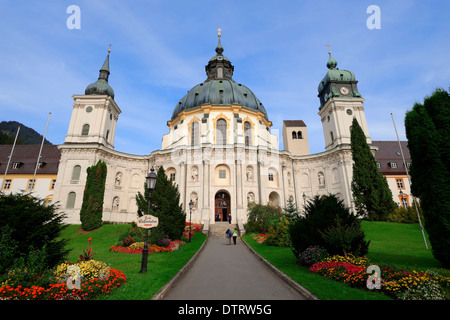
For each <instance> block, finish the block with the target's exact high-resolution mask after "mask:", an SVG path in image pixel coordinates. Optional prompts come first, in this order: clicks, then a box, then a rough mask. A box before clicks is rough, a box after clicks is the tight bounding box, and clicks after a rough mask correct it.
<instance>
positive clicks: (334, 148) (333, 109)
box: [53, 34, 376, 225]
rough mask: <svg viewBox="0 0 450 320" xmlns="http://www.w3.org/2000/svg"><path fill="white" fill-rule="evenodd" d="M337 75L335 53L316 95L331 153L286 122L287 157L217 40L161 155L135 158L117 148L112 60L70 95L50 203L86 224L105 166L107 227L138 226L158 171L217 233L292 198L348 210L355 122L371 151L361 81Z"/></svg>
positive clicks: (299, 124) (179, 107) (178, 109)
mask: <svg viewBox="0 0 450 320" xmlns="http://www.w3.org/2000/svg"><path fill="white" fill-rule="evenodd" d="M336 66H337V62H336V61H335V60H334V59H333V58H332V57H331V54H330V57H329V60H328V63H327V68H328V71H327V73H326V75H325V77H324V78H323V80H322V81H320V83H319V87H318V97H319V100H320V107H319V111H318V115H319V117H320V120H321V122H322V126H323V133H324V137H325V151H324V152H321V153H317V154H310V152H309V145H308V132H307V127H306V125H305V123H304V122H303V121H301V120H285V121H284V122H283V129H282V130H283V132H282V134H283V142H284V150H280V149H279V141H278V136H277V135H275V134H273V133H271V127H272V122H271V121H270V120H269V115H268V113H267V111H266V109H265V107H264V105H263V104H262V103H261V102H260V101H259V99H258V98H257V97H256V96H255V94H254V93H253V92H252V91H251V90H250V89H249V88H247V87H246V86H244V85H243V84H240V83H238V82H236V81H235V80H234V79H233V71H234V66H233V65H232V64H231V62H230V60H229V59H228V58H227V57H226V56H224V55H223V47H222V45H221V43H220V34H219V43H218V45H217V48H216V55H214V56H213V57H212V58H211V60H210V61H209V62H208V64H207V65H206V67H205V70H206V80H205V81H204V82H202V83H200V84H198V85H195V86H194V87H193V88H192V89H191V90H189V91H188V93H187V94H186V95H185V96H184V97H183V98H181V100H180V101H179V102H178V103H177V104H176V106H175V109H174V111H173V114H172V117H171V118H170V119H168V121H167V125H168V128H169V132H168V133H167V134H165V135H164V136H163V137H162V145H161V149H160V150H156V151H153V152H152V153H151V154H149V155H131V154H126V153H122V152H120V151H117V150H115V149H114V137H115V133H116V125H117V121H118V120H119V116H120V114H121V112H122V111H121V109H120V107H119V106H118V105H117V104H116V102H115V101H114V91H113V89H112V88H111V87H110V86H109V84H108V77H109V74H110V69H109V53H108V55H107V57H106V60H105V62H104V64H103V66H102V68H101V70H100V75H99V78H98V80H97V81H96V82H94V83H93V84H90V85H89V86H88V87H87V88H86V90H85V94H84V95H74V96H73V100H74V103H73V110H72V116H71V120H70V124H69V129H68V132H67V135H66V138H65V142H64V143H63V144H61V145H59V146H58V148H59V150H60V153H61V157H60V163H59V167H58V174H57V177H58V178H57V180H56V185H55V188H54V194H53V201H55V202H56V201H58V202H59V204H60V210H61V211H63V212H64V213H65V214H66V215H67V219H68V220H67V222H68V223H73V224H78V223H80V218H79V217H80V216H79V212H80V208H81V204H82V200H83V191H84V186H85V182H86V169H87V168H88V167H89V166H92V165H94V164H96V163H97V162H98V160H103V161H104V162H105V163H106V165H107V178H106V186H105V196H104V208H103V220H104V221H111V222H119V223H120V222H123V223H126V222H131V221H134V220H135V219H136V213H137V206H136V201H135V196H136V194H137V193H138V192H141V193H142V192H143V188H144V183H145V177H146V176H147V174H148V172H149V171H150V169H151V168H152V167H153V168H154V169H155V170H157V169H158V168H159V167H160V166H163V167H164V169H165V172H166V174H167V176H168V178H169V179H170V180H172V181H173V183H175V184H177V186H178V189H179V192H180V202H181V204H182V206H183V208H184V210H185V211H186V212H187V213H189V206H188V203H189V202H190V201H191V200H192V201H193V202H194V208H193V211H192V222H195V223H203V224H209V225H211V224H214V223H217V222H219V221H225V220H226V217H227V216H228V214H230V215H231V219H232V221H233V223H242V224H243V223H245V222H246V221H247V205H248V203H250V202H257V203H262V204H267V203H269V204H271V205H273V206H279V207H285V205H286V202H287V201H288V199H289V198H291V199H292V200H293V201H294V203H296V204H297V205H298V207H299V208H302V206H303V204H304V202H305V201H308V199H310V198H312V197H314V196H315V195H325V194H330V193H331V194H336V195H337V196H338V197H339V198H341V199H342V200H343V201H344V203H345V204H346V205H347V206H349V207H351V208H352V206H353V205H352V194H351V187H350V184H351V180H352V155H351V149H350V125H351V122H352V119H353V118H354V117H356V119H357V120H358V122H359V124H360V125H361V127H362V129H363V131H364V132H365V134H366V137H367V142H368V143H369V145H371V139H370V136H369V132H368V128H367V124H366V119H365V115H364V107H363V102H364V99H363V98H362V96H361V95H360V94H359V92H358V89H357V81H356V79H355V76H354V74H353V73H352V72H350V71H347V70H339V69H338V68H337V67H336ZM372 148H373V150H376V147H372ZM188 217H189V214H188Z"/></svg>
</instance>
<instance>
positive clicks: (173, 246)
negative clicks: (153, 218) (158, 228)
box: [109, 240, 185, 253]
mask: <svg viewBox="0 0 450 320" xmlns="http://www.w3.org/2000/svg"><path fill="white" fill-rule="evenodd" d="M184 244H185V242H184V241H181V240H175V241H170V243H169V245H168V246H167V247H161V246H157V245H156V244H150V245H149V246H148V253H157V252H172V251H175V250H178V248H179V247H180V246H182V245H184ZM143 249H144V242H134V243H133V244H131V245H129V246H128V247H124V246H119V245H114V246H111V247H109V251H112V252H117V253H142V250H143Z"/></svg>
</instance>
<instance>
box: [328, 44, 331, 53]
mask: <svg viewBox="0 0 450 320" xmlns="http://www.w3.org/2000/svg"><path fill="white" fill-rule="evenodd" d="M327 47H328V54H329V55H331V51H330V45H329V44H327Z"/></svg>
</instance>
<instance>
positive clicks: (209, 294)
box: [153, 238, 317, 300]
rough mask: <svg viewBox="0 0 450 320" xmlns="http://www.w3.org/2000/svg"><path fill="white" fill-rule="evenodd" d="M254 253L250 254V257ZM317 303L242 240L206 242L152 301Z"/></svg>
mask: <svg viewBox="0 0 450 320" xmlns="http://www.w3.org/2000/svg"><path fill="white" fill-rule="evenodd" d="M252 253H253V254H252ZM223 299H228V300H316V299H317V298H316V297H315V296H313V295H312V294H311V293H309V292H308V291H307V290H306V289H304V288H303V287H301V286H300V285H298V284H297V283H295V282H294V281H292V280H291V279H289V278H288V277H287V276H286V275H284V274H283V273H282V272H281V271H279V270H278V269H276V268H274V267H273V266H272V265H270V264H269V263H268V262H267V261H266V260H265V259H263V258H262V257H260V256H259V255H258V254H257V253H256V252H254V251H253V249H251V248H250V247H249V246H248V245H247V244H246V243H245V242H244V241H243V240H241V239H238V241H237V244H236V245H234V244H231V245H227V243H226V240H225V239H215V238H208V239H207V240H206V241H205V243H204V244H203V245H202V247H201V248H200V249H199V251H198V252H197V253H196V254H195V255H194V257H193V258H192V259H191V260H190V261H189V262H188V263H187V264H186V266H184V267H183V269H182V270H180V272H179V273H178V274H177V275H176V276H175V277H174V278H173V279H172V280H171V281H170V282H169V283H168V284H167V285H166V286H165V287H163V288H162V289H161V290H160V291H159V292H158V293H157V294H156V295H155V296H154V297H153V300H223Z"/></svg>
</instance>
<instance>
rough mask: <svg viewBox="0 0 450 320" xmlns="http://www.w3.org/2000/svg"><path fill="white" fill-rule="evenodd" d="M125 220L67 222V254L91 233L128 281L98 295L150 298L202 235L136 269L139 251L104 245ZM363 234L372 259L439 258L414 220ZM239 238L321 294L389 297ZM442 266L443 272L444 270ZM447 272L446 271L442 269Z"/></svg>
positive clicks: (416, 261) (427, 264)
mask: <svg viewBox="0 0 450 320" xmlns="http://www.w3.org/2000/svg"><path fill="white" fill-rule="evenodd" d="M128 228H129V225H127V224H126V225H112V224H106V225H103V226H102V227H100V228H99V229H97V230H93V231H91V232H87V233H83V232H80V226H79V225H70V226H68V227H67V228H66V229H65V230H64V232H63V237H64V238H66V239H68V240H69V243H68V248H69V249H72V251H71V253H70V254H69V256H68V260H69V261H72V262H75V261H76V260H77V259H78V257H79V255H80V254H81V253H82V250H84V249H86V247H87V244H88V238H92V244H91V247H92V250H93V251H94V252H95V253H96V255H95V256H94V259H96V260H100V261H104V262H106V264H108V265H109V266H110V267H111V268H114V269H119V270H122V271H123V272H124V273H125V275H126V276H127V284H126V285H124V286H123V287H121V288H118V289H116V290H114V291H113V292H112V293H111V294H110V295H108V296H103V297H100V299H102V300H149V299H151V298H152V297H153V295H155V294H156V293H157V292H158V291H159V290H160V289H161V288H162V287H163V286H164V285H165V284H166V283H167V282H168V281H169V280H170V279H172V277H173V276H174V275H175V274H176V273H177V272H178V271H179V270H180V269H181V268H182V267H183V266H184V265H185V264H186V263H187V262H188V261H189V259H190V258H191V257H192V256H193V255H194V254H195V253H196V252H197V250H198V249H199V248H200V246H201V245H202V244H203V242H204V241H205V240H206V236H205V235H203V234H202V233H195V236H194V237H193V238H192V242H191V243H186V244H185V245H184V246H182V247H181V250H179V251H175V252H171V253H153V254H149V258H148V272H147V273H146V274H139V270H140V268H141V258H142V255H141V254H129V253H114V252H111V251H109V250H108V249H109V247H110V246H112V245H114V244H116V243H117V241H118V239H119V237H120V236H121V235H123V234H124V233H125V232H126V230H127V229H128ZM362 228H363V230H364V232H365V233H366V239H367V240H371V243H370V246H369V253H368V254H367V257H368V258H369V259H370V261H371V262H372V263H374V264H395V265H397V266H401V267H403V266H406V267H411V268H415V269H420V270H426V269H430V268H433V269H434V270H440V271H442V269H439V266H440V264H439V262H438V261H437V260H436V259H434V258H433V255H432V253H431V247H430V244H429V242H428V246H429V249H428V250H427V249H426V248H425V245H424V242H423V238H422V233H421V231H420V228H419V225H418V224H399V223H390V222H368V221H363V222H362ZM243 238H244V240H245V241H246V242H247V243H248V244H249V245H250V246H251V247H252V248H254V250H255V251H257V252H258V253H259V254H260V255H261V256H263V257H264V258H265V259H267V260H268V261H269V262H270V263H271V264H273V265H274V266H276V267H277V268H278V269H280V270H281V271H282V272H284V273H285V274H287V275H288V276H289V277H290V278H291V279H293V280H294V281H296V282H298V283H300V284H301V285H302V286H303V287H305V288H306V289H308V290H309V291H311V292H312V293H313V294H314V295H316V296H317V297H318V298H319V299H322V300H336V299H337V300H385V299H389V298H388V297H386V296H385V295H384V294H382V293H380V292H377V291H375V290H374V291H368V290H360V289H355V288H350V287H349V286H347V285H345V284H343V283H340V282H337V281H334V280H331V279H327V278H325V277H323V276H320V275H317V274H313V273H311V272H310V271H309V270H308V269H306V268H304V267H301V266H299V265H297V264H296V258H295V257H294V254H293V253H292V251H291V249H290V248H279V247H271V246H267V245H261V244H258V243H257V242H256V241H255V240H254V239H252V238H251V237H250V235H244V237H243ZM445 271H446V270H444V272H443V273H445ZM447 275H448V271H447Z"/></svg>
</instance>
